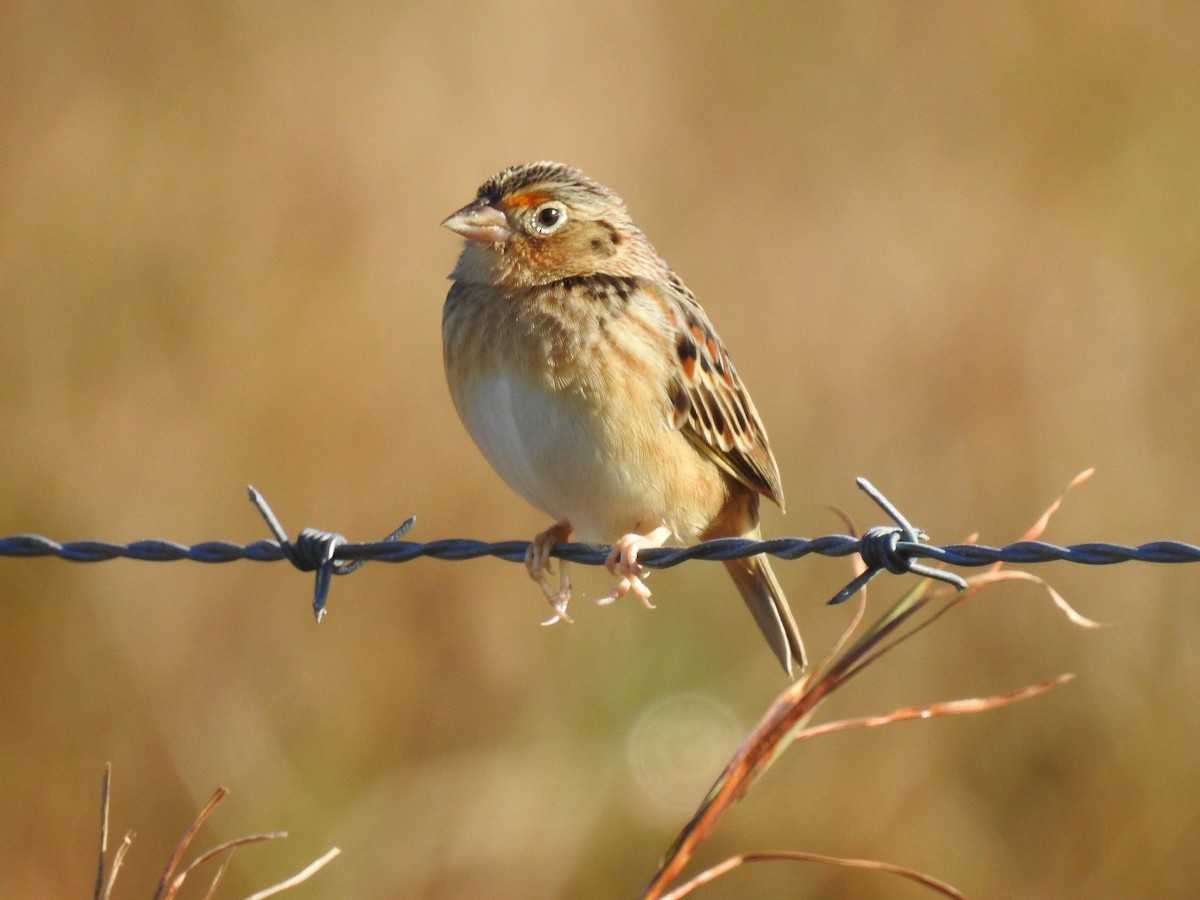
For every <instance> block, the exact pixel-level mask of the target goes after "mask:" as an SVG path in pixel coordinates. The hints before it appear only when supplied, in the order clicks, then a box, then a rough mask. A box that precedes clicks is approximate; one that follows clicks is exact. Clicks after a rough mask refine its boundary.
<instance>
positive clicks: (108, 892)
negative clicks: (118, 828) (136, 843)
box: [103, 831, 133, 900]
mask: <svg viewBox="0 0 1200 900" xmlns="http://www.w3.org/2000/svg"><path fill="white" fill-rule="evenodd" d="M132 846H133V832H132V831H131V832H129V833H127V834H126V835H125V838H124V840H122V841H121V846H120V847H118V848H117V852H116V853H114V854H113V864H112V871H111V872H109V873H108V884H107V885H105V887H104V898H103V900H109V898H110V897H112V892H113V885H114V884H116V883H117V873H118V872H120V871H121V866H123V865H124V864H125V854H127V853H128V852H129V848H130V847H132Z"/></svg>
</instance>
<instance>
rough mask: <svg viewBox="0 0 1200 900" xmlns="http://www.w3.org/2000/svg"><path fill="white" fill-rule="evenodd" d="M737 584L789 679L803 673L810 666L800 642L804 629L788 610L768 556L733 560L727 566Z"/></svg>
mask: <svg viewBox="0 0 1200 900" xmlns="http://www.w3.org/2000/svg"><path fill="white" fill-rule="evenodd" d="M725 568H726V569H728V570H729V575H730V577H732V578H733V583H734V584H736V585H737V589H738V591H739V592H741V595H742V599H743V600H745V601H746V605H747V606H748V607H750V612H751V614H752V615H753V616H754V621H755V622H757V623H758V627H759V630H760V631H762V633H763V637H765V638H766V639H767V643H768V644H770V645H771V650H772V651H773V652H774V653H775V657H776V658H777V659H778V660H779V662H780V664H781V665H782V666H783V670H784V671H785V672H787V674H788V676H789V677H795V676H794V675H793V672H792V667H793V666H795V667H796V673H795V674H799V673H800V672H803V671H804V669H805V667H806V666H807V665H808V661H807V660H806V659H805V657H804V642H803V641H802V640H801V639H800V629H799V628H797V627H796V620H795V619H794V618H792V611H791V610H790V609H789V608H788V603H787V598H786V597H784V595H783V588H781V587H780V586H779V582H778V581H776V580H775V573H774V572H772V571H771V565H770V563H769V562H767V558H766V557H765V556H751V557H749V558H747V559H731V560H728V561H727V562H726V563H725Z"/></svg>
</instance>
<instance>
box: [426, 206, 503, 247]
mask: <svg viewBox="0 0 1200 900" xmlns="http://www.w3.org/2000/svg"><path fill="white" fill-rule="evenodd" d="M442 225H443V226H444V227H446V228H449V229H450V230H451V231H453V232H454V233H455V234H461V235H462V236H463V237H465V238H466V239H467V240H470V241H480V242H481V243H485V244H502V243H504V242H505V241H507V240H508V239H509V238H510V237H512V229H511V228H509V227H508V219H507V218H505V216H504V213H502V212H500V210H498V209H496V207H494V206H488V205H487V204H486V203H480V202H479V201H478V200H476V201H475V202H474V203H470V204H468V205H466V206H464V207H463V208H462V209H460V210H459V211H458V212H456V213H455V214H454V215H452V216H450V217H449V218H448V219H446V221H445V222H443V223H442Z"/></svg>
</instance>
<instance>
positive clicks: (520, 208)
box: [442, 162, 661, 287]
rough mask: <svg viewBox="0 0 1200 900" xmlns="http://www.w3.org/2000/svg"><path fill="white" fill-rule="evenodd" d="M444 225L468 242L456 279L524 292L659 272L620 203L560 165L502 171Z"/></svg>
mask: <svg viewBox="0 0 1200 900" xmlns="http://www.w3.org/2000/svg"><path fill="white" fill-rule="evenodd" d="M442 224H443V225H444V226H445V227H447V228H449V229H450V230H451V231H453V232H455V233H456V234H460V235H462V236H463V237H465V238H466V239H467V243H466V246H465V247H464V248H463V253H462V257H461V258H460V259H459V261H458V266H457V267H456V268H455V270H454V274H453V276H452V277H453V278H454V279H456V280H458V281H471V282H491V283H498V284H504V285H507V286H512V287H530V286H533V285H538V284H547V283H549V282H552V281H557V280H559V279H562V278H569V277H572V276H577V275H589V274H594V273H598V272H599V273H604V274H608V275H637V274H659V273H658V267H657V266H656V267H653V268H651V269H649V271H647V266H648V265H650V262H648V261H654V260H657V254H656V253H654V251H653V248H651V247H650V245H649V243H648V242H647V241H646V238H645V236H643V235H642V233H641V232H640V231H638V229H637V227H636V226H635V225H634V224H633V221H632V220H631V219H630V218H629V213H628V212H627V211H626V209H625V204H624V203H623V202H622V201H621V198H620V197H618V196H617V195H616V194H614V193H613V192H612V191H610V190H609V189H608V188H606V187H604V186H603V185H601V184H597V183H596V182H594V181H592V180H591V179H590V178H588V177H587V176H585V175H584V174H582V173H581V172H579V171H577V170H575V169H572V168H570V167H569V166H564V165H562V164H561V163H553V162H534V163H525V164H524V165H520V166H513V167H512V168H509V169H505V170H504V171H503V172H500V173H499V174H497V175H494V176H492V177H491V178H489V179H488V180H487V181H486V182H484V184H483V186H482V187H481V188H480V189H479V193H478V194H477V195H476V197H475V199H474V200H473V201H472V202H471V203H469V204H467V205H466V206H464V207H463V208H462V209H460V210H459V211H458V212H456V213H454V214H453V215H452V216H450V217H449V218H448V219H446V221H444V222H442ZM660 265H661V264H660Z"/></svg>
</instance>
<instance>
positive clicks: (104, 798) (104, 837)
mask: <svg viewBox="0 0 1200 900" xmlns="http://www.w3.org/2000/svg"><path fill="white" fill-rule="evenodd" d="M111 783H112V762H111V760H110V761H109V762H107V763H105V764H104V779H103V780H102V781H101V782H100V864H99V865H98V866H97V867H96V886H95V888H94V889H93V890H92V900H100V898H101V895H102V893H103V891H104V862H105V857H106V856H107V854H108V788H109V785H110V784H111Z"/></svg>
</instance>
